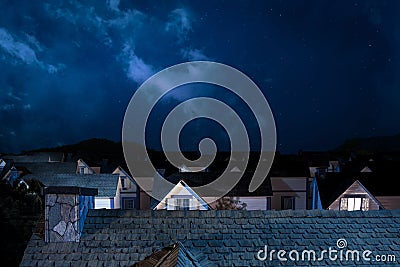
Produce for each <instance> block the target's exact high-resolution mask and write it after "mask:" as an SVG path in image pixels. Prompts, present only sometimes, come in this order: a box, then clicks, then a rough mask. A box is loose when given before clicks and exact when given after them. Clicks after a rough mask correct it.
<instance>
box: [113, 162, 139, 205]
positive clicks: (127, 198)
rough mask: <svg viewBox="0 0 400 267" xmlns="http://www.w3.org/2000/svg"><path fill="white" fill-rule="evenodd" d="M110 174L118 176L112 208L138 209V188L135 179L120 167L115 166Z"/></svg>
mask: <svg viewBox="0 0 400 267" xmlns="http://www.w3.org/2000/svg"><path fill="white" fill-rule="evenodd" d="M112 174H114V175H118V177H119V180H118V185H117V194H116V197H115V200H114V203H115V205H114V208H116V209H136V210H138V209H140V188H139V186H138V185H137V184H136V182H135V180H134V179H133V178H132V177H131V176H130V175H129V174H128V173H127V172H126V171H125V170H124V169H122V168H121V167H117V168H116V169H115V170H114V172H113V173H112Z"/></svg>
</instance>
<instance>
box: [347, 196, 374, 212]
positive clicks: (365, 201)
mask: <svg viewBox="0 0 400 267" xmlns="http://www.w3.org/2000/svg"><path fill="white" fill-rule="evenodd" d="M340 210H348V211H354V210H363V211H366V210H369V198H368V197H366V196H364V195H361V196H360V195H353V196H345V197H342V198H341V199H340Z"/></svg>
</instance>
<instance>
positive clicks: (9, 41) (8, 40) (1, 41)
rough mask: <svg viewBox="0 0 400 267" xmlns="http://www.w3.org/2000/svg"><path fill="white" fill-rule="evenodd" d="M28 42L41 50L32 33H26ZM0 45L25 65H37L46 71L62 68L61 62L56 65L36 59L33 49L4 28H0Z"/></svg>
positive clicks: (52, 71)
mask: <svg viewBox="0 0 400 267" xmlns="http://www.w3.org/2000/svg"><path fill="white" fill-rule="evenodd" d="M26 36H27V39H28V42H30V43H31V44H33V45H34V46H35V47H36V49H37V50H39V51H42V50H43V49H42V46H41V45H40V43H39V41H38V40H37V39H36V38H35V37H34V36H32V35H26ZM0 47H1V48H2V49H3V50H4V51H5V52H7V53H8V54H9V55H10V56H12V57H14V58H16V59H18V60H20V61H22V62H23V63H25V64H27V65H37V66H39V67H40V68H42V69H44V70H46V71H47V72H48V73H50V74H52V73H56V72H58V70H59V69H61V68H63V65H62V64H59V65H58V67H56V66H53V65H50V64H47V63H44V62H42V61H40V60H38V58H37V56H36V52H35V50H34V49H33V48H32V47H30V46H29V45H28V44H26V43H23V42H21V41H19V40H16V39H15V38H14V37H13V36H12V35H11V34H10V33H9V32H8V31H7V30H6V29H4V28H0Z"/></svg>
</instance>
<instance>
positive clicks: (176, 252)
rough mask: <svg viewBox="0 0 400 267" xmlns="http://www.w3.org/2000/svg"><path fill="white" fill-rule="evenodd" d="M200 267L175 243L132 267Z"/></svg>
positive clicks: (179, 244)
mask: <svg viewBox="0 0 400 267" xmlns="http://www.w3.org/2000/svg"><path fill="white" fill-rule="evenodd" d="M153 266H160V267H200V266H201V265H200V263H199V262H197V261H196V259H194V257H193V255H192V254H191V253H190V252H189V251H188V250H187V249H186V248H185V246H183V245H182V243H181V242H177V243H175V244H173V245H171V246H167V247H165V248H163V249H161V250H160V251H157V252H154V253H153V254H151V255H150V256H148V257H146V258H145V259H144V260H142V261H140V262H137V263H135V264H134V265H132V267H153Z"/></svg>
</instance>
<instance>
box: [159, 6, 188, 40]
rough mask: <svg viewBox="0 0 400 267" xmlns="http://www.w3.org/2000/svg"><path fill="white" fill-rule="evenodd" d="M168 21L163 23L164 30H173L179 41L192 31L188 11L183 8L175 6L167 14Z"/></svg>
mask: <svg viewBox="0 0 400 267" xmlns="http://www.w3.org/2000/svg"><path fill="white" fill-rule="evenodd" d="M168 17H169V21H168V22H167V24H166V25H165V31H167V32H174V33H175V34H176V35H177V37H178V39H179V41H184V40H186V39H187V35H188V34H189V32H191V31H192V21H191V18H190V16H189V13H188V12H187V11H186V10H185V9H183V8H177V9H175V10H173V11H172V12H171V14H170V15H169V16H168Z"/></svg>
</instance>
